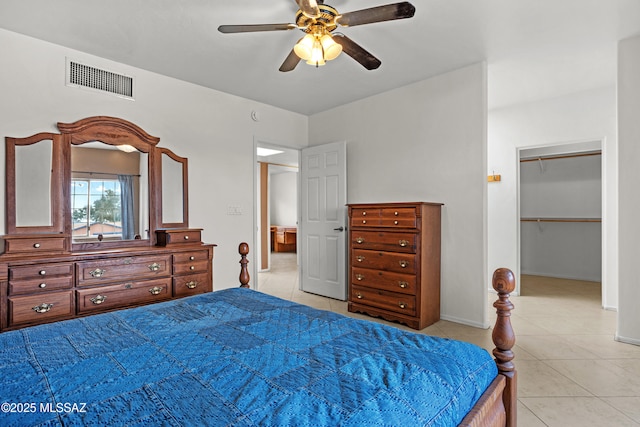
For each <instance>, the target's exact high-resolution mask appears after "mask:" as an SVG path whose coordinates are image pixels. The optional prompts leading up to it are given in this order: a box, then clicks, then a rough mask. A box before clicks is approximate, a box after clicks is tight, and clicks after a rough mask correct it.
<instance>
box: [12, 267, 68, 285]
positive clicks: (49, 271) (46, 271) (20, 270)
mask: <svg viewBox="0 0 640 427" xmlns="http://www.w3.org/2000/svg"><path fill="white" fill-rule="evenodd" d="M72 274H73V264H72V263H58V264H37V265H25V266H19V267H10V268H9V280H10V281H11V280H25V279H37V278H48V277H52V276H71V275H72Z"/></svg>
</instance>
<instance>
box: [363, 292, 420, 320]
mask: <svg viewBox="0 0 640 427" xmlns="http://www.w3.org/2000/svg"><path fill="white" fill-rule="evenodd" d="M351 301H353V302H356V303H361V304H367V305H370V306H373V307H378V308H382V309H384V310H389V311H393V312H396V313H402V314H406V315H409V316H415V315H416V297H415V296H413V295H406V294H400V293H396V292H388V291H383V290H379V289H371V288H363V287H360V286H355V285H354V286H353V287H352V288H351Z"/></svg>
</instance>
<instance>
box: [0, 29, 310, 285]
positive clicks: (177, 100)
mask: <svg viewBox="0 0 640 427" xmlns="http://www.w3.org/2000/svg"><path fill="white" fill-rule="evenodd" d="M0 46H2V54H1V55H0V93H1V94H2V96H0V117H2V121H0V136H3V137H4V136H13V137H25V136H29V135H32V134H34V133H36V132H43V131H50V132H56V131H57V128H56V127H55V125H56V123H57V122H74V121H76V120H79V119H82V118H85V117H89V116H94V115H107V116H116V117H121V118H123V119H126V120H129V121H131V122H133V123H135V124H137V125H138V126H140V127H141V128H142V129H144V130H145V131H147V132H148V133H150V134H151V135H154V136H158V137H160V138H161V140H160V144H159V145H160V146H164V147H167V148H169V149H171V150H173V151H175V152H176V154H178V155H180V156H185V157H187V158H188V159H189V208H190V218H189V220H190V221H189V222H190V225H191V226H192V227H202V228H204V231H203V239H204V240H205V241H206V242H209V243H215V244H217V245H218V247H217V248H216V250H215V258H214V287H215V288H216V289H220V288H227V287H234V286H237V284H238V274H239V264H238V260H239V256H238V253H237V251H238V244H239V243H240V242H242V241H246V242H248V243H249V244H250V245H252V247H253V244H254V242H253V239H254V230H253V210H254V209H253V207H254V200H253V191H252V188H253V177H254V167H253V166H254V153H253V147H254V137H257V138H264V139H266V140H274V141H279V143H280V144H282V145H288V146H291V147H293V148H301V147H303V146H306V143H307V129H308V118H307V117H306V116H303V115H300V114H295V113H291V112H288V111H285V110H282V109H278V108H275V107H271V106H267V105H264V104H260V103H257V102H254V101H250V100H247V99H244V98H239V97H236V96H231V95H228V94H225V93H222V92H218V91H214V90H211V89H206V88H203V87H200V86H197V85H193V84H189V83H185V82H182V81H179V80H175V79H172V78H169V77H165V76H161V75H158V74H154V73H150V72H147V71H144V70H141V69H136V68H132V67H128V66H125V65H123V64H118V63H115V62H111V61H108V60H105V59H101V58H97V57H93V56H90V55H86V54H83V53H81V52H78V51H74V50H71V49H67V48H64V47H61V46H57V45H54V44H50V43H46V42H42V41H39V40H36V39H32V38H29V37H25V36H22V35H19V34H16V33H13V32H9V31H5V30H0ZM67 56H69V57H71V58H72V59H75V60H77V61H79V62H83V63H86V64H88V65H92V66H96V67H104V68H105V69H108V70H110V71H113V72H119V73H124V74H127V75H133V76H134V77H135V94H136V100H135V101H130V100H124V99H121V98H118V97H115V96H111V95H108V94H97V93H94V92H91V91H88V90H83V89H77V88H70V87H66V86H65V57H67ZM252 110H256V111H258V112H259V117H260V121H259V122H254V121H253V120H251V117H250V113H251V111H252ZM0 156H1V157H0V165H1V167H2V172H0V180H1V181H2V182H0V198H1V199H2V200H4V199H5V198H4V188H5V183H4V149H2V150H0ZM228 206H240V207H241V209H242V215H227V207H228ZM0 218H4V203H2V205H1V207H0ZM0 234H4V222H2V224H1V225H0ZM252 254H253V253H252ZM251 262H254V260H253V259H252V260H251Z"/></svg>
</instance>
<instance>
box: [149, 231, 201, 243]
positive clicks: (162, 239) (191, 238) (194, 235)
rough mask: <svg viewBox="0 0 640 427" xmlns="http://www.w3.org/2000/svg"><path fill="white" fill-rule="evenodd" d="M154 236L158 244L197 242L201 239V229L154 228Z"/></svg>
mask: <svg viewBox="0 0 640 427" xmlns="http://www.w3.org/2000/svg"><path fill="white" fill-rule="evenodd" d="M156 238H157V240H158V246H172V245H184V244H188V243H198V242H200V241H201V240H202V230H201V229H199V228H174V229H165V230H156Z"/></svg>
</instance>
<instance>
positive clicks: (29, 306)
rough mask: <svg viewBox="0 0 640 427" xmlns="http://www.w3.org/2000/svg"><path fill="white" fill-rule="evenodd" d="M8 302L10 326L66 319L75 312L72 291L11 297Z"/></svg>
mask: <svg viewBox="0 0 640 427" xmlns="http://www.w3.org/2000/svg"><path fill="white" fill-rule="evenodd" d="M8 302H9V326H16V325H21V324H28V323H42V322H47V321H49V320H59V319H64V318H67V317H72V316H73V314H74V312H75V304H74V299H73V291H71V290H68V291H59V292H47V293H43V294H42V295H29V296H15V297H9V298H8Z"/></svg>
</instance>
